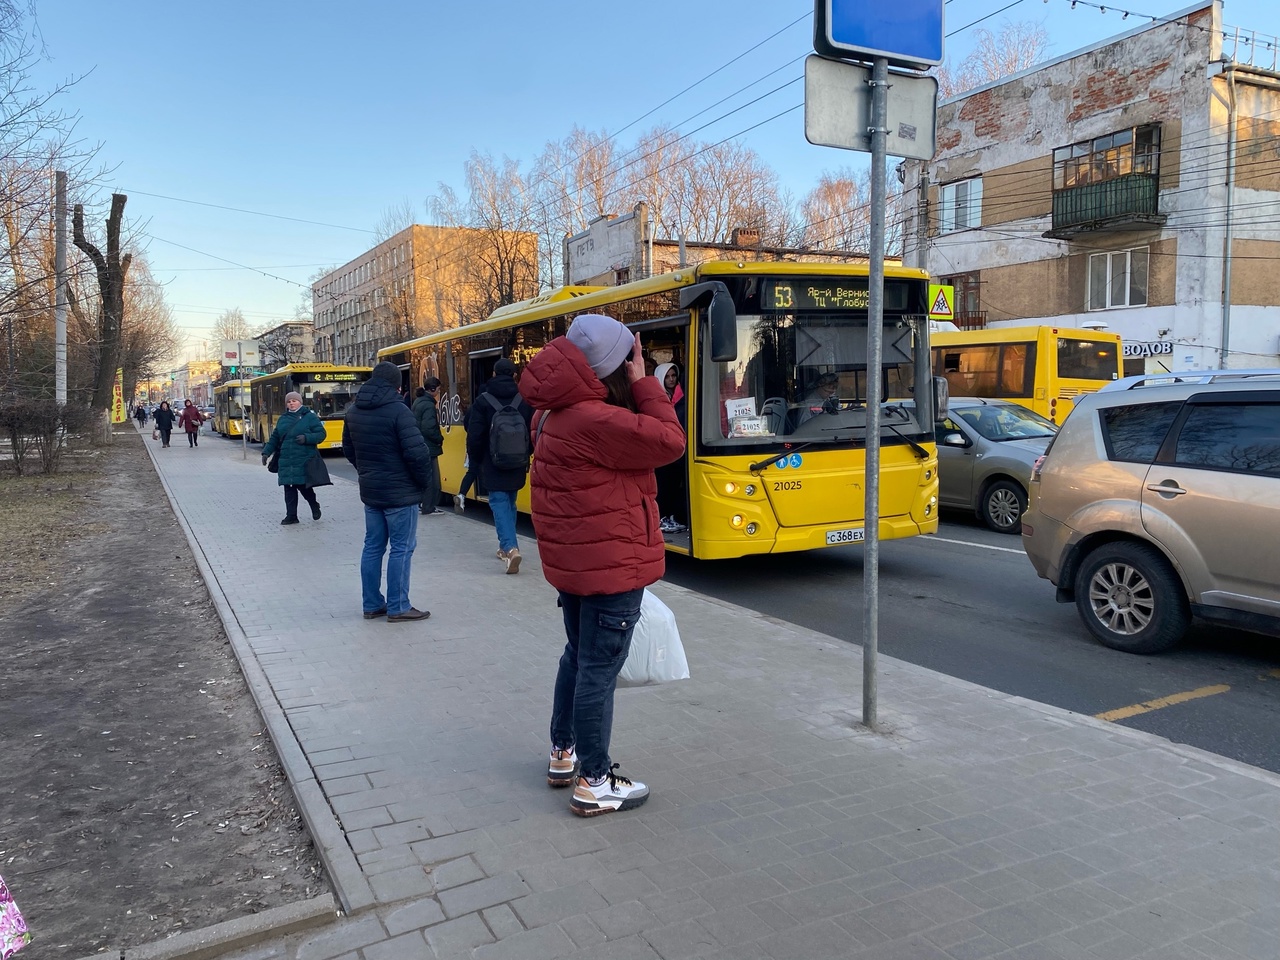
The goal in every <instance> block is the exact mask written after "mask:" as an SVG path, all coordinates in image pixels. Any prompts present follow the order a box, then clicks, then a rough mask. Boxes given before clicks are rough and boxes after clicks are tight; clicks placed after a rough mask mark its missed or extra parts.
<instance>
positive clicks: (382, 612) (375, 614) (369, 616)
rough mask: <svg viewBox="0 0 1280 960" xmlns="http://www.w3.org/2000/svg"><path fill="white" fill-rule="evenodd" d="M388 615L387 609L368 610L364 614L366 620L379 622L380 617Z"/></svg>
mask: <svg viewBox="0 0 1280 960" xmlns="http://www.w3.org/2000/svg"><path fill="white" fill-rule="evenodd" d="M386 615H387V608H386V607H379V608H378V609H377V610H366V611H365V612H364V618H365V619H366V620H377V619H378V618H379V617H385V616H386Z"/></svg>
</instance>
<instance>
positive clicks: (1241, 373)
mask: <svg viewBox="0 0 1280 960" xmlns="http://www.w3.org/2000/svg"><path fill="white" fill-rule="evenodd" d="M1254 378H1267V379H1280V369H1259V370H1184V371H1181V372H1178V373H1150V374H1141V375H1139V376H1136V377H1125V378H1124V379H1123V380H1113V381H1112V382H1111V383H1108V384H1106V385H1105V386H1104V387H1102V388H1101V389H1099V390H1098V392H1099V393H1114V392H1115V391H1117V390H1134V389H1137V388H1138V387H1160V386H1168V385H1169V384H1172V383H1224V382H1227V381H1230V380H1251V379H1254Z"/></svg>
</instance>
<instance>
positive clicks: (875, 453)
mask: <svg viewBox="0 0 1280 960" xmlns="http://www.w3.org/2000/svg"><path fill="white" fill-rule="evenodd" d="M888 100H889V60H888V59H887V58H886V57H877V58H876V60H875V61H874V63H873V64H872V69H871V127H870V130H869V132H870V134H871V250H870V252H869V254H868V256H869V257H870V259H871V263H870V275H869V277H868V279H867V285H868V303H867V419H866V423H867V427H866V431H867V472H866V481H865V483H864V484H863V487H864V492H865V494H866V500H865V508H864V510H863V515H864V516H865V517H866V521H865V523H864V525H863V537H864V542H863V560H862V563H863V566H862V597H863V613H862V722H863V723H864V724H865V725H866V726H867V727H870V728H871V729H875V726H876V706H877V696H878V694H877V691H876V656H877V653H878V648H879V643H880V633H879V626H880V401H881V396H880V358H881V356H882V355H883V349H884V344H883V340H884V226H885V224H884V221H885V211H884V208H885V199H886V187H885V148H886V143H885V137H886V135H887V133H888V130H887V129H886V124H887V114H888Z"/></svg>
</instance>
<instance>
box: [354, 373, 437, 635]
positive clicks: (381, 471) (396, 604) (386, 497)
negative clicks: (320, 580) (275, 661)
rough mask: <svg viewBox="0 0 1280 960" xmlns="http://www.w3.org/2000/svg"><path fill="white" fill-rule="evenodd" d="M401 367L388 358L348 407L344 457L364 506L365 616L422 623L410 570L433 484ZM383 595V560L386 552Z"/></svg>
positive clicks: (362, 572)
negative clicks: (422, 508)
mask: <svg viewBox="0 0 1280 960" xmlns="http://www.w3.org/2000/svg"><path fill="white" fill-rule="evenodd" d="M399 388H400V368H399V367H397V366H396V365H395V364H394V363H388V362H387V361H386V360H384V361H382V362H381V363H379V364H378V365H377V366H376V367H374V368H373V375H372V376H371V377H370V378H369V379H368V380H366V381H365V382H364V384H362V385H361V387H360V390H359V392H358V393H357V394H356V399H355V402H354V403H353V404H351V406H349V407H348V408H347V414H346V422H345V423H344V424H343V427H342V453H343V455H344V456H345V457H346V458H347V459H348V460H350V461H351V463H352V465H353V466H354V467H355V468H356V475H357V476H358V477H359V480H360V500H361V501H362V502H363V503H364V550H363V552H362V553H361V554H360V588H361V598H362V601H363V607H364V618H365V619H366V620H373V619H375V618H377V617H381V616H383V615H384V614H385V615H386V618H387V620H388V622H391V623H398V622H402V621H408V620H425V619H427V617H429V616H431V613H430V611H428V610H419V609H417V608H416V607H414V606H413V605H412V604H410V603H409V569H410V565H411V564H412V562H413V550H414V547H416V546H417V534H418V507H419V504H420V503H421V502H422V491H423V489H424V488H425V487H426V486H427V484H428V483H430V482H431V454H430V452H429V451H428V450H427V444H426V441H425V440H423V439H422V433H421V431H419V430H418V423H417V421H416V420H414V418H413V412H412V411H411V410H410V409H409V408H408V407H406V406H405V405H404V401H403V399H402V398H401V396H400V393H399ZM388 544H390V548H391V549H390V553H389V554H388V556H387V590H386V596H385V597H384V596H383V592H382V556H383V554H384V553H387V546H388Z"/></svg>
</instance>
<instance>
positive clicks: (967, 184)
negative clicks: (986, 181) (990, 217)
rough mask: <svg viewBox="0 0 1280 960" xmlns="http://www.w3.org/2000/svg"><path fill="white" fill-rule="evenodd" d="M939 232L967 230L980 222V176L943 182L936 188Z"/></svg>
mask: <svg viewBox="0 0 1280 960" xmlns="http://www.w3.org/2000/svg"><path fill="white" fill-rule="evenodd" d="M938 193H939V201H940V205H941V209H940V210H939V211H938V219H939V221H940V226H939V232H940V233H954V232H955V231H956V230H968V229H969V228H970V227H976V226H978V225H979V224H980V223H981V222H982V178H981V177H974V178H973V179H972V180H958V181H956V182H955V183H944V184H943V185H942V186H941V187H940V188H939V190H938Z"/></svg>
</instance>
